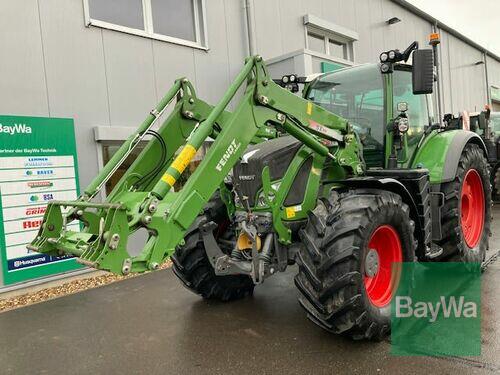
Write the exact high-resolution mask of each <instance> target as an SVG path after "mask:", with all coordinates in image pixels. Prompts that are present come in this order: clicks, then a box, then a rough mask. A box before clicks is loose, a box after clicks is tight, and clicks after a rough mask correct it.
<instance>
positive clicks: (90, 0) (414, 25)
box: [0, 0, 500, 286]
mask: <svg viewBox="0 0 500 375" xmlns="http://www.w3.org/2000/svg"><path fill="white" fill-rule="evenodd" d="M0 15H1V18H2V23H1V24H0V47H1V50H2V56H3V57H2V59H0V72H1V75H0V87H1V90H0V114H5V115H7V114H9V115H24V116H40V117H58V118H71V119H73V120H74V124H75V131H76V140H77V150H78V162H79V182H80V186H81V187H82V188H83V187H85V186H86V185H87V184H88V183H89V182H90V181H91V179H92V177H93V176H95V175H96V174H97V172H98V171H99V169H100V168H102V166H103V164H104V163H105V162H106V161H107V160H109V158H110V157H111V155H112V154H113V152H114V151H115V150H116V149H117V147H119V145H120V143H121V142H123V140H125V139H126V138H127V137H128V135H129V134H130V133H131V131H132V130H133V128H134V127H136V126H137V125H138V124H140V123H141V122H142V120H143V119H144V117H145V116H146V114H147V113H148V112H149V111H150V110H151V108H152V107H153V106H154V105H155V103H156V102H158V100H159V99H160V98H161V97H162V95H163V93H164V92H165V91H166V90H167V89H168V88H169V87H170V85H171V84H172V83H173V81H174V80H175V79H176V78H178V77H181V76H186V77H188V78H189V79H190V80H191V81H192V82H193V83H194V85H195V87H196V89H197V93H198V96H199V97H201V98H203V99H205V100H206V101H208V102H210V103H216V102H217V100H218V99H219V98H220V97H221V96H222V94H223V93H224V91H225V90H226V88H227V87H228V85H229V84H230V82H231V80H232V79H233V78H234V77H235V75H236V74H237V72H238V71H239V69H240V68H241V67H242V65H243V61H244V58H245V57H246V56H247V55H249V54H253V53H258V54H260V55H262V56H263V57H264V59H265V60H266V61H267V62H268V65H269V69H270V71H271V73H272V74H273V75H274V76H276V77H277V78H278V77H280V76H281V75H282V74H284V73H297V74H299V75H307V74H311V73H316V72H326V71H331V70H334V69H338V68H340V67H344V66H351V65H354V64H362V63H366V62H375V61H377V60H378V56H379V54H380V53H381V52H382V51H386V50H389V49H394V48H399V49H404V48H406V47H407V46H408V45H409V44H410V43H411V42H413V41H414V40H417V41H419V43H420V44H421V46H424V45H427V42H428V36H429V34H430V33H431V32H435V31H437V32H439V33H440V35H441V41H442V42H441V46H440V50H439V58H440V63H441V72H442V75H441V77H440V79H441V85H442V90H443V103H442V106H443V108H444V111H445V112H452V113H457V112H459V111H463V110H468V111H478V110H481V109H482V108H483V107H484V105H485V104H487V103H489V104H491V105H492V106H493V108H494V109H496V110H498V111H500V57H499V56H496V55H495V54H494V53H492V52H490V51H488V50H486V49H485V48H483V47H481V46H480V45H478V44H476V43H475V42H474V41H472V40H469V39H468V38H466V37H465V36H463V35H461V34H459V33H458V32H457V31H455V30H453V29H451V28H449V27H447V26H446V25H444V24H442V23H441V22H440V21H439V20H436V19H434V18H432V17H431V16H429V15H427V14H425V13H423V12H422V11H420V10H418V9H417V8H415V7H413V6H411V5H410V4H409V3H407V2H406V1H402V0H356V1H354V0H328V1H326V0H210V1H208V0H66V1H59V0H23V1H8V2H7V1H6V2H2V4H1V5H0ZM108 188H111V186H109V187H108ZM0 286H1V277H0Z"/></svg>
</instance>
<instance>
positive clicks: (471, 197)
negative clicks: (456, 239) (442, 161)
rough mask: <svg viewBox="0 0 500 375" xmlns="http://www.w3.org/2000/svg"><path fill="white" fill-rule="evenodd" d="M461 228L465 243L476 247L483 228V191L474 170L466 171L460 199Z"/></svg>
mask: <svg viewBox="0 0 500 375" xmlns="http://www.w3.org/2000/svg"><path fill="white" fill-rule="evenodd" d="M460 210H461V213H460V214H461V220H460V221H461V227H462V234H463V236H464V240H465V243H466V244H467V246H469V248H473V247H476V246H477V244H478V243H479V241H480V240H481V234H482V233H483V227H484V190H483V181H482V180H481V176H480V175H479V173H478V172H477V171H476V170H475V169H469V171H467V173H466V175H465V178H464V182H463V184H462V192H461V197H460Z"/></svg>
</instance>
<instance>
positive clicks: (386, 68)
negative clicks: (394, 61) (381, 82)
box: [380, 63, 391, 73]
mask: <svg viewBox="0 0 500 375" xmlns="http://www.w3.org/2000/svg"><path fill="white" fill-rule="evenodd" d="M390 69H391V66H390V65H389V64H385V63H384V64H382V65H380V70H381V71H382V73H387V72H388V71H389V70H390Z"/></svg>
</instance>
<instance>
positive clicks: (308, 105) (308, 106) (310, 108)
mask: <svg viewBox="0 0 500 375" xmlns="http://www.w3.org/2000/svg"><path fill="white" fill-rule="evenodd" d="M312 110H313V104H312V103H311V102H307V111H306V112H307V114H308V115H310V114H311V113H312Z"/></svg>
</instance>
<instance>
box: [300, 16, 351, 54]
mask: <svg viewBox="0 0 500 375" xmlns="http://www.w3.org/2000/svg"><path fill="white" fill-rule="evenodd" d="M304 25H305V27H306V35H307V37H306V49H308V50H311V51H314V52H319V53H322V54H325V55H329V56H331V57H333V58H334V59H339V60H344V61H346V62H347V61H349V62H353V61H354V42H355V41H356V40H358V34H357V33H356V32H354V31H352V30H348V29H346V28H344V27H341V26H338V25H335V24H332V23H330V22H327V21H324V20H322V19H320V18H318V17H316V16H313V15H310V14H307V15H305V16H304Z"/></svg>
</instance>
